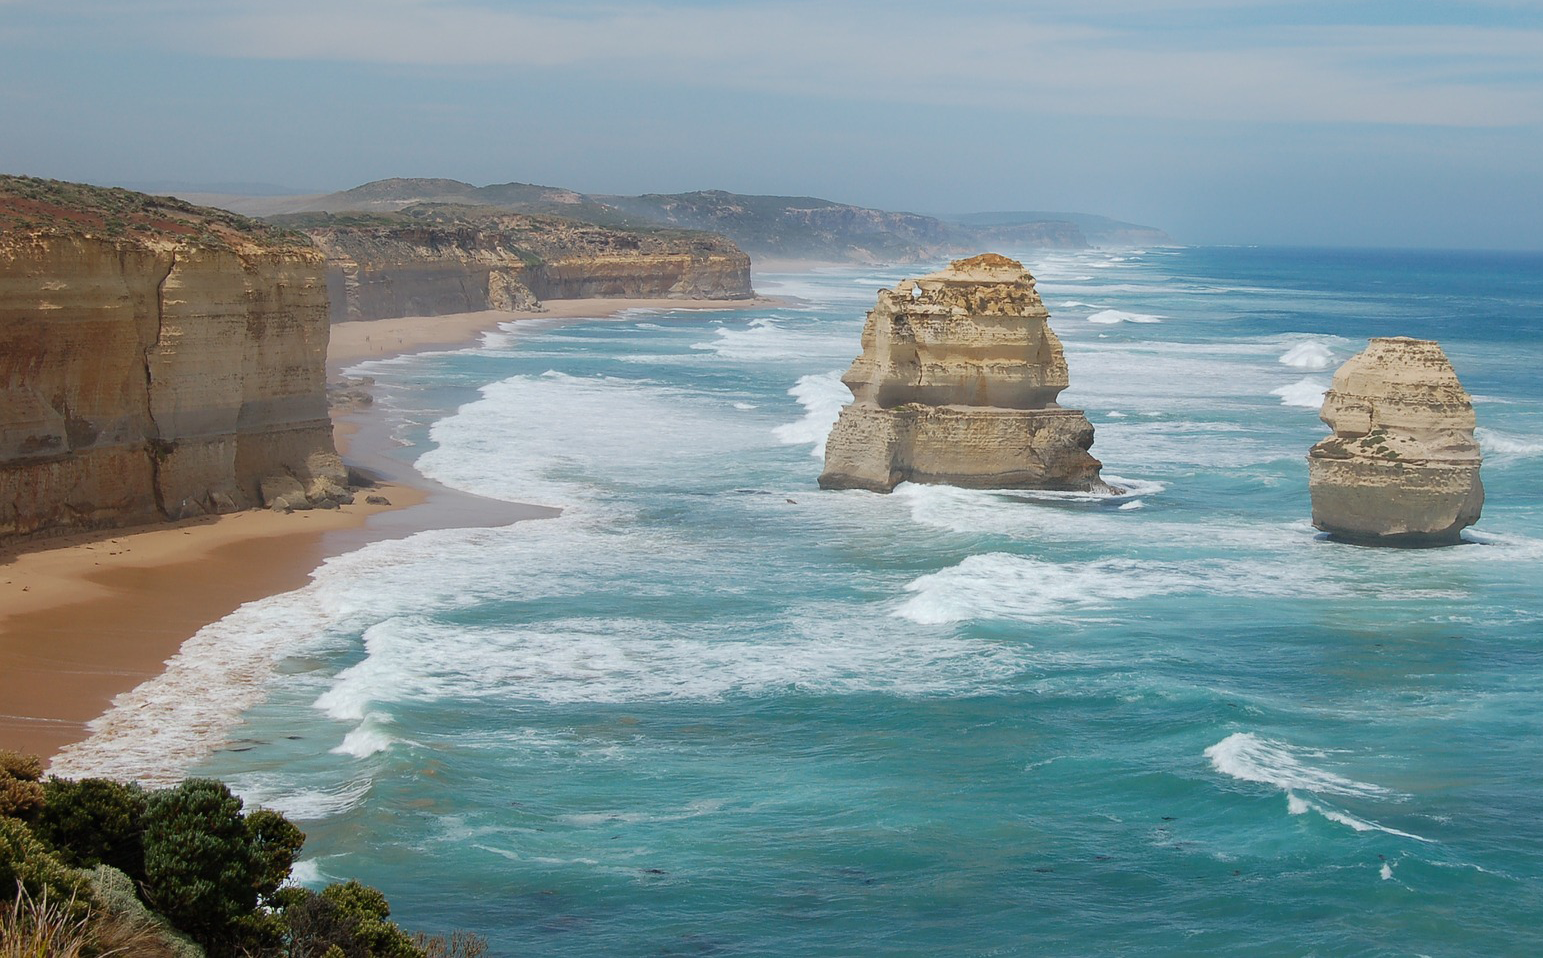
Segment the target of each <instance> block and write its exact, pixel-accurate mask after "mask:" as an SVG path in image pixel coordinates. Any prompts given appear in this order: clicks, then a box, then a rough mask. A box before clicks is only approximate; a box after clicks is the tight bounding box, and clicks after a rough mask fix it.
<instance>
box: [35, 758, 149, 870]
mask: <svg viewBox="0 0 1543 958" xmlns="http://www.w3.org/2000/svg"><path fill="white" fill-rule="evenodd" d="M147 801H148V796H147V794H146V793H145V790H144V789H143V788H140V787H139V786H138V785H135V784H133V783H127V784H126V783H123V782H114V781H112V780H111V779H106V778H83V779H81V780H79V781H71V780H69V779H63V778H57V777H50V778H49V779H48V781H46V782H44V783H43V808H42V810H41V811H40V812H39V814H38V816H37V821H36V822H34V823H33V826H32V830H33V831H34V832H36V833H37V835H38V837H39V838H41V839H43V840H44V841H46V842H48V843H49V844H50V845H52V846H53V847H54V848H55V849H56V850H57V853H58V855H59V859H60V860H61V861H63V862H64V863H65V864H66V865H72V866H74V867H76V868H93V867H95V866H97V865H111V866H112V867H114V868H116V869H118V870H119V871H121V872H123V873H124V874H126V875H128V876H129V877H131V878H133V879H134V880H135V881H142V880H144V877H145V846H144V821H143V820H144V816H145V806H146V803H147Z"/></svg>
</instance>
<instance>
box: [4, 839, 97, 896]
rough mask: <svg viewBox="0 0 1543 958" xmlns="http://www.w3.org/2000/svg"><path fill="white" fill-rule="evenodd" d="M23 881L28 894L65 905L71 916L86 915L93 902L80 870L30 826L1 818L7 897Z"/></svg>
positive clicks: (22, 884) (11, 894)
mask: <svg viewBox="0 0 1543 958" xmlns="http://www.w3.org/2000/svg"><path fill="white" fill-rule="evenodd" d="M17 884H20V885H21V887H22V889H23V890H24V891H25V892H26V894H27V895H28V896H30V897H32V898H40V897H42V896H43V895H44V894H45V893H46V894H47V896H48V900H49V901H51V902H54V903H56V904H59V905H62V906H65V907H66V909H67V910H68V911H69V912H70V913H71V916H72V917H78V916H79V915H81V914H84V913H85V911H86V908H87V907H88V905H89V904H90V903H91V901H92V897H91V886H90V884H89V883H88V882H87V881H86V880H85V878H84V877H82V876H81V874H80V873H78V872H76V871H74V870H72V869H70V868H68V867H66V866H65V864H64V863H63V862H61V861H59V859H58V858H56V857H55V856H54V855H53V854H52V853H51V852H50V851H49V849H48V848H47V846H45V845H44V844H43V843H42V842H41V841H39V840H38V839H37V837H36V836H35V835H33V834H32V832H31V831H29V830H28V828H27V826H26V825H24V824H22V822H20V821H18V820H17V819H14V818H4V817H0V888H4V889H8V894H7V895H6V897H7V898H9V897H12V896H14V895H15V894H16V886H17Z"/></svg>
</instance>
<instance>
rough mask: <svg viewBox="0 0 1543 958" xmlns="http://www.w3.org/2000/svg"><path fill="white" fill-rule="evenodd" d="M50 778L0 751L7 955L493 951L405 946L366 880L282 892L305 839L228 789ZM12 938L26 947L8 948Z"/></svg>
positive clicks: (440, 942) (462, 940) (412, 956)
mask: <svg viewBox="0 0 1543 958" xmlns="http://www.w3.org/2000/svg"><path fill="white" fill-rule="evenodd" d="M41 775H42V768H41V763H39V762H38V761H37V760H36V759H31V758H26V757H23V756H18V755H16V754H15V753H9V752H0V896H5V895H8V894H11V893H12V890H14V895H15V897H14V899H13V900H12V901H11V902H10V903H9V904H7V903H6V899H5V898H4V897H0V942H3V945H0V958H16V956H20V955H26V956H27V958H42V956H51V955H62V956H66V958H68V956H73V955H77V954H78V955H113V954H127V955H138V956H144V958H194V956H196V955H197V954H199V953H200V948H201V950H202V953H203V954H205V955H207V956H208V958H430V956H432V958H478V956H480V955H483V954H485V953H486V951H487V942H486V941H485V940H484V939H482V938H480V937H478V936H476V935H468V934H466V933H463V932H458V933H456V934H454V935H452V936H451V937H450V938H448V939H446V938H442V937H434V938H428V937H425V936H422V935H419V936H417V937H416V938H414V937H409V936H408V935H407V933H406V932H404V931H403V930H402V929H401V928H399V927H397V925H396V924H395V923H394V922H392V921H391V920H390V915H391V907H390V905H389V904H388V903H387V902H386V897H385V896H384V895H382V894H381V893H380V892H379V891H377V890H376V889H374V888H370V887H369V886H367V885H362V884H360V883H359V882H355V881H349V882H343V883H341V884H334V885H329V886H328V887H327V888H325V889H323V890H322V891H320V892H314V891H311V890H309V889H306V888H299V887H293V886H290V887H286V886H285V883H286V882H287V881H288V880H289V877H290V870H291V869H292V868H293V867H294V863H295V858H296V856H298V855H299V853H300V849H301V847H302V846H303V845H304V843H305V833H303V832H302V831H300V829H298V828H296V827H295V825H294V824H293V823H292V822H290V821H289V820H288V819H286V818H285V817H284V816H283V815H281V814H279V813H278V812H274V811H269V810H267V809H257V810H254V811H252V812H250V813H243V810H242V802H241V799H240V798H238V797H237V796H235V795H233V794H231V791H230V789H229V788H227V787H226V786H225V785H224V784H223V783H221V782H217V781H214V780H212V779H189V780H187V781H185V782H183V783H181V784H180V785H178V786H176V787H174V788H169V789H162V790H158V791H153V792H147V791H145V790H144V789H142V788H140V787H139V786H137V785H132V784H128V785H126V784H122V783H119V782H113V781H109V780H106V779H84V780H81V781H68V780H65V779H59V778H51V779H49V780H48V781H47V782H44V783H40V782H39V779H40V778H41ZM145 905H148V906H150V907H149V908H148V909H147V908H146V907H145ZM5 922H8V923H9V924H4V923H5ZM183 935H186V936H187V937H186V938H185V937H183ZM188 939H191V941H190V940H188ZM13 942H16V943H18V944H17V945H16V947H17V948H22V947H23V944H22V943H24V944H25V948H26V949H28V950H22V951H15V952H12V951H8V950H6V949H9V948H11V947H12V943H13ZM195 942H196V945H195V944H194V943H195Z"/></svg>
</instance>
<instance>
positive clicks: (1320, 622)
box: [98, 248, 1543, 956]
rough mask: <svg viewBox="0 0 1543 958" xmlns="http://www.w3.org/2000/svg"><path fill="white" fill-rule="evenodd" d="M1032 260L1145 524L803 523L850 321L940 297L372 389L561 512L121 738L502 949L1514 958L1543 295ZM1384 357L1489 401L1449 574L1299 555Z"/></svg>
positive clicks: (329, 597)
mask: <svg viewBox="0 0 1543 958" xmlns="http://www.w3.org/2000/svg"><path fill="white" fill-rule="evenodd" d="M1024 259H1025V261H1026V263H1027V264H1028V265H1029V266H1030V268H1031V270H1032V271H1033V272H1034V273H1035V275H1036V276H1037V277H1038V278H1039V284H1040V290H1041V292H1042V294H1043V296H1044V299H1045V302H1046V304H1047V305H1048V306H1049V308H1050V311H1051V314H1052V324H1053V326H1054V327H1055V328H1056V330H1057V332H1058V333H1059V334H1060V335H1061V337H1062V339H1063V341H1064V343H1065V346H1066V353H1067V357H1068V361H1069V364H1070V368H1071V378H1072V387H1071V389H1069V390H1068V391H1067V392H1066V393H1065V394H1063V396H1062V402H1063V403H1064V404H1067V405H1074V406H1081V407H1084V408H1086V409H1087V411H1088V414H1089V417H1090V419H1091V420H1092V421H1093V422H1094V424H1095V427H1096V429H1097V438H1096V441H1095V444H1094V447H1093V452H1094V453H1095V454H1096V455H1098V456H1099V457H1100V458H1101V459H1102V460H1103V461H1104V463H1105V475H1106V476H1114V477H1118V478H1120V479H1124V480H1127V484H1128V485H1129V487H1130V488H1131V490H1132V493H1131V494H1130V495H1127V496H1124V497H1121V498H1117V499H1108V500H1099V499H1094V498H1091V497H1076V496H1060V497H1057V496H1048V495H1035V494H1027V493H993V492H985V491H968V490H957V489H950V488H945V487H914V486H902V487H901V488H900V489H899V490H897V492H896V493H895V494H893V495H891V496H878V495H872V494H868V493H861V492H841V493H834V492H831V493H827V492H821V491H819V490H818V489H817V488H816V486H815V482H814V480H815V477H816V475H817V474H818V472H819V468H820V460H819V458H818V457H817V455H816V453H817V451H818V445H819V444H820V443H821V442H822V441H823V437H824V434H825V431H826V430H827V429H828V427H829V424H830V422H831V421H832V419H833V418H834V415H835V411H836V409H837V408H839V406H840V404H841V402H842V401H844V399H845V398H847V394H846V393H845V391H844V389H843V387H841V385H840V383H839V380H838V378H837V377H838V376H839V373H840V372H841V371H842V370H844V368H845V367H846V365H847V364H848V363H849V362H850V361H851V359H852V358H853V356H855V354H856V352H857V349H858V332H859V330H860V327H861V322H862V317H863V314H864V312H865V311H866V309H867V308H868V307H869V306H871V305H872V302H873V297H874V292H875V290H876V289H877V288H879V287H880V286H881V285H891V284H893V283H894V282H896V281H897V280H898V279H900V278H903V277H905V276H907V275H917V274H919V273H921V272H924V271H926V270H925V268H918V267H911V268H904V269H863V268H851V269H827V270H821V271H816V272H812V273H805V274H785V275H770V276H764V277H761V278H760V281H759V286H760V288H761V291H762V292H766V293H771V294H773V295H786V296H796V297H799V300H798V301H797V302H796V303H794V304H793V305H790V306H788V307H784V308H775V309H762V310H759V311H750V312H741V313H713V312H672V311H660V312H647V313H637V314H631V315H629V316H627V317H625V318H624V319H622V320H620V321H610V322H590V323H578V324H573V325H566V326H556V327H551V326H548V327H534V328H531V327H527V328H525V329H523V330H520V331H515V332H510V333H504V334H497V335H494V336H491V337H489V339H488V341H487V342H486V343H484V344H483V346H482V347H480V348H478V349H474V350H466V351H462V352H458V353H453V354H441V355H436V356H426V357H417V358H413V359H409V360H402V361H394V362H390V363H377V364H372V365H370V366H369V367H368V368H367V369H366V370H365V371H367V372H369V373H370V374H372V375H374V376H376V377H377V378H378V379H379V381H380V383H381V390H382V392H381V399H380V404H381V406H382V407H384V409H385V411H386V414H387V415H390V416H393V417H396V421H397V422H398V435H399V437H400V439H401V441H402V443H403V446H402V456H403V457H404V458H405V459H415V460H416V461H418V463H419V466H420V468H422V469H423V470H424V471H425V472H426V473H427V474H429V475H431V476H434V477H435V478H438V479H439V480H441V481H443V482H445V483H447V484H450V485H453V486H456V487H459V488H463V489H466V490H468V491H472V492H477V493H480V494H482V495H485V496H491V497H501V498H507V499H511V500H516V501H528V502H540V503H547V504H552V505H559V506H562V507H564V509H565V510H566V511H565V512H564V514H563V515H562V517H561V518H558V519H552V520H543V521H535V522H525V523H519V524H516V525H514V526H510V527H506V528H493V529H471V530H444V531H438V532H431V533H423V534H420V535H417V536H414V537H412V538H409V539H406V540H402V541H395V542H381V543H375V544H373V545H371V546H368V547H366V548H365V549H363V550H361V551H359V552H357V553H353V554H351V555H347V556H343V557H340V558H338V559H335V560H332V561H331V562H329V563H328V564H327V565H326V566H325V567H324V568H323V569H322V570H321V571H320V572H319V573H318V576H317V580H316V582H315V583H314V584H313V585H312V586H310V587H308V588H306V589H303V590H301V591H300V592H297V593H293V594H290V595H288V596H280V597H275V598H271V599H267V600H264V601H263V602H260V603H254V604H253V605H252V606H248V607H246V608H244V609H242V610H240V611H238V612H237V613H236V614H235V615H233V616H231V617H230V618H229V619H227V620H225V621H224V622H222V623H220V624H218V625H217V626H214V627H211V629H209V630H206V634H205V635H204V636H203V637H202V638H203V639H204V640H205V646H203V647H202V648H203V649H204V651H202V652H199V651H198V649H197V648H195V647H190V652H189V654H188V655H187V656H186V657H185V659H186V660H185V661H184V662H182V663H180V664H179V666H178V668H174V669H173V671H172V673H171V674H169V676H168V677H167V679H165V680H163V681H162V685H161V686H159V687H158V689H150V690H146V692H145V694H146V695H147V696H150V697H154V696H156V695H159V696H160V697H161V698H163V699H166V698H171V697H180V700H181V701H184V702H187V703H194V704H197V703H203V706H202V707H203V708H204V711H203V712H200V713H199V715H200V716H201V717H200V718H198V719H197V723H198V724H197V725H196V728H197V729H198V730H199V733H200V734H203V735H210V734H215V733H218V732H219V731H221V730H222V729H223V728H224V726H223V725H222V723H223V722H225V721H227V720H228V719H229V718H230V713H232V712H235V711H237V710H238V709H239V710H240V711H239V717H240V719H241V721H242V723H243V724H241V725H239V726H237V727H236V728H235V729H234V730H232V731H229V733H228V734H229V735H231V736H233V737H235V738H237V739H239V740H240V741H239V742H238V743H237V744H236V746H235V747H237V748H240V749H242V750H241V751H220V752H216V753H214V754H213V755H212V756H210V757H208V758H206V759H204V760H202V761H201V762H199V763H198V764H196V766H194V767H193V769H192V770H193V771H196V772H198V773H200V774H212V775H218V776H220V777H224V778H226V779H228V780H230V781H232V782H233V783H234V784H235V785H236V786H237V787H238V789H239V790H240V791H241V792H242V793H243V794H244V795H245V796H246V797H247V798H248V799H249V800H251V801H260V802H265V803H268V804H271V805H273V806H275V807H278V808H280V809H282V810H284V811H285V812H287V813H289V814H290V815H292V816H293V817H295V818H297V819H298V820H299V821H300V823H301V825H302V827H304V828H305V830H306V831H307V833H308V834H309V836H310V840H309V842H308V845H307V853H306V862H305V864H304V866H303V868H302V874H304V875H305V876H306V877H307V879H308V880H310V881H325V880H329V879H334V878H342V877H358V878H361V879H363V880H365V881H367V882H369V883H371V884H375V885H377V886H379V887H381V888H382V889H384V890H385V891H386V892H387V894H388V896H389V897H390V899H391V901H392V903H393V905H394V907H395V909H396V917H397V918H398V919H399V920H401V921H402V923H403V924H405V925H407V926H409V927H415V928H424V929H429V930H436V931H444V930H449V929H451V928H467V929H473V930H476V931H479V932H481V933H482V934H485V935H487V936H488V937H489V938H490V939H491V940H492V942H493V944H494V952H495V953H496V954H518V955H563V956H584V955H596V956H599V955H642V954H717V955H911V954H914V955H1008V954H1066V955H1084V954H1085V955H1093V954H1108V953H1120V954H1155V955H1163V954H1173V955H1184V954H1197V953H1219V954H1259V955H1288V954H1294V955H1352V954H1357V955H1358V954H1369V955H1370V954H1389V955H1399V954H1425V955H1468V954H1517V955H1524V954H1534V953H1537V952H1539V951H1540V950H1543V931H1540V928H1539V924H1540V923H1539V917H1540V916H1543V734H1540V733H1543V708H1540V705H1543V590H1540V579H1543V575H1540V570H1543V564H1540V559H1543V481H1540V469H1539V463H1540V455H1543V390H1540V379H1539V375H1538V368H1539V365H1540V361H1543V348H1540V334H1543V257H1540V256H1537V255H1520V254H1497V253H1470V252H1460V253H1426V252H1419V253H1411V252H1384V251H1339V250H1299V249H1293V250H1278V249H1252V248H1219V249H1153V250H1148V251H1144V252H1131V253H1105V252H1088V253H1066V254H1036V253H1027V254H1025V256H1024ZM1374 335H1413V336H1419V337H1428V338H1435V339H1438V340H1440V341H1441V342H1442V344H1443V346H1444V347H1445V349H1446V351H1447V354H1448V356H1449V357H1450V358H1451V360H1452V362H1453V364H1454V366H1455V368H1456V369H1457V372H1458V374H1459V376H1460V377H1461V379H1462V380H1463V382H1464V384H1465V385H1466V386H1467V387H1468V389H1469V391H1470V392H1472V393H1473V394H1474V396H1475V407H1476V410H1477V414H1478V420H1479V424H1480V429H1481V431H1480V437H1481V443H1482V445H1483V446H1484V449H1485V455H1486V461H1485V466H1484V480H1485V484H1486V487H1487V490H1488V501H1487V503H1486V506H1485V510H1484V518H1483V520H1482V521H1481V522H1480V523H1479V525H1477V526H1476V527H1474V528H1473V529H1472V530H1470V532H1469V533H1468V535H1469V536H1470V538H1471V540H1472V541H1471V543H1470V544H1467V545H1463V546H1459V547H1455V548H1450V549H1443V550H1423V551H1402V550H1398V551H1389V550H1375V549H1366V548H1360V547H1355V546H1348V545H1342V544H1337V543H1332V542H1327V541H1324V540H1322V539H1321V538H1319V537H1318V536H1316V535H1315V533H1314V530H1313V529H1312V528H1311V526H1310V525H1309V523H1308V515H1309V502H1308V494H1307V484H1306V467H1305V459H1304V456H1305V453H1306V451H1307V448H1308V447H1309V446H1310V445H1311V444H1312V443H1313V442H1315V441H1316V440H1317V439H1318V438H1320V437H1321V436H1323V435H1324V434H1325V432H1326V430H1325V428H1324V427H1323V426H1322V424H1320V423H1319V422H1318V420H1317V416H1316V412H1317V403H1318V398H1319V396H1320V394H1321V391H1322V389H1323V388H1324V387H1325V386H1326V385H1327V384H1328V380H1329V376H1330V375H1331V374H1332V371H1333V369H1334V368H1335V367H1337V366H1338V364H1339V363H1341V362H1343V361H1344V360H1345V359H1348V358H1349V357H1350V356H1351V355H1353V354H1354V353H1355V352H1357V351H1358V350H1359V349H1360V348H1362V346H1364V342H1365V339H1366V338H1367V337H1369V336H1374ZM232 650H238V651H239V654H237V652H233V651H232ZM233 660H238V661H239V662H240V663H242V664H241V665H240V666H239V667H237V666H235V665H232V661H233ZM179 675H180V676H181V677H180V678H179ZM179 682H180V683H181V684H178V683H179ZM254 690H256V691H258V692H260V693H262V694H263V695H265V696H266V697H265V700H263V701H261V702H260V704H255V705H250V706H249V707H248V706H247V704H246V703H247V702H248V701H249V700H255V699H256V698H257V697H258V696H257V695H254V694H253V692H254ZM232 703H234V704H232ZM189 707H192V706H189ZM222 708H223V711H222ZM172 724H175V725H177V726H178V727H179V728H186V727H187V724H188V723H185V722H179V723H172ZM142 731H143V730H142ZM173 738H175V736H173ZM184 738H186V737H185V736H184ZM130 740H132V741H134V742H139V743H147V742H148V743H150V744H149V745H144V744H141V745H140V752H139V753H138V754H137V757H136V755H135V754H134V753H131V751H129V750H128V748H127V747H126V746H121V745H118V744H117V742H122V741H130ZM159 741H160V744H156V742H157V740H156V739H155V738H154V737H153V736H149V735H148V734H140V735H138V736H123V735H120V736H119V737H118V738H117V739H115V740H113V741H104V742H99V743H98V744H99V745H100V746H101V747H100V751H99V752H98V755H99V756H103V757H101V758H99V760H100V761H101V762H102V763H103V764H104V765H109V766H110V765H112V763H113V762H115V761H122V762H126V763H132V762H134V761H138V762H141V763H148V764H149V765H154V763H155V762H156V761H161V762H162V763H163V764H164V762H165V759H164V755H165V754H169V752H170V748H169V746H168V745H167V742H168V741H170V740H169V739H166V738H165V737H164V736H163V738H162V739H161V740H159ZM184 744H185V743H184ZM146 749H148V751H146ZM114 756H116V757H114Z"/></svg>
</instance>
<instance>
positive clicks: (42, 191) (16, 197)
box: [0, 174, 311, 250]
mask: <svg viewBox="0 0 1543 958" xmlns="http://www.w3.org/2000/svg"><path fill="white" fill-rule="evenodd" d="M37 235H51V236H90V237H98V238H107V239H111V240H115V241H120V242H137V243H139V244H142V245H153V244H164V243H167V242H170V243H174V244H182V243H199V244H201V245H205V246H214V247H222V248H242V247H252V246H257V247H264V248H275V249H297V250H298V249H309V248H310V246H311V242H310V240H309V239H308V238H307V237H306V236H305V235H304V234H303V233H298V232H295V231H293V230H288V229H284V228H282V227H279V226H275V225H274V224H272V223H266V222H263V221H262V220H254V219H250V218H248V217H245V216H241V215H240V214H238V213H232V212H230V211H228V210H220V209H213V208H211V207H206V206H195V205H193V204H192V203H187V202H184V201H183V200H179V199H177V198H175V197H171V196H150V195H149V194H146V193H136V192H134V191H133V190H125V189H119V188H117V187H108V186H90V185H87V184H84V183H68V182H65V181H63V180H45V179H40V178H38V177H33V176H14V175H11V174H0V241H4V240H6V239H10V238H13V237H18V236H37Z"/></svg>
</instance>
